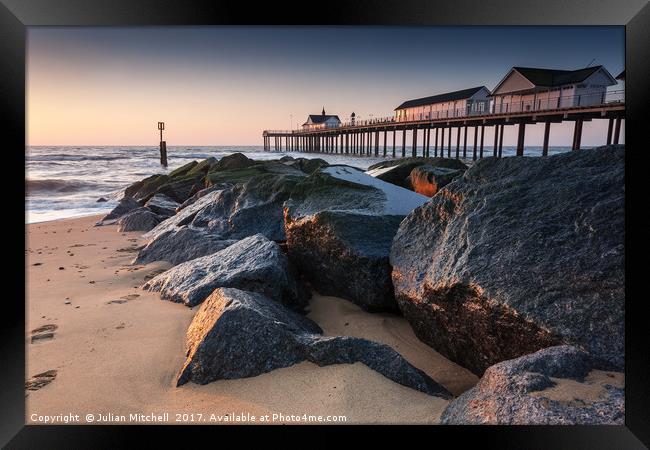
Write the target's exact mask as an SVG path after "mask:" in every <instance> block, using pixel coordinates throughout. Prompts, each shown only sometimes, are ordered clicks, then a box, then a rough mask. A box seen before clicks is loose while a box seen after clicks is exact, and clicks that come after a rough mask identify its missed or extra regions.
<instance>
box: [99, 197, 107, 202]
mask: <svg viewBox="0 0 650 450" xmlns="http://www.w3.org/2000/svg"><path fill="white" fill-rule="evenodd" d="M107 201H108V200H106V199H105V198H104V197H99V198H98V199H97V203H104V202H107Z"/></svg>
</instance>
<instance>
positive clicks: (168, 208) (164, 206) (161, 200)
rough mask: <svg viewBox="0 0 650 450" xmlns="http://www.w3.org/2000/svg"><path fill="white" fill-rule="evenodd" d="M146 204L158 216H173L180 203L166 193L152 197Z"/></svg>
mask: <svg viewBox="0 0 650 450" xmlns="http://www.w3.org/2000/svg"><path fill="white" fill-rule="evenodd" d="M144 206H146V207H147V208H149V209H150V210H151V211H153V212H154V213H155V214H157V215H158V216H161V217H171V216H173V215H174V214H176V208H178V207H179V206H180V204H179V203H178V202H177V201H175V200H172V199H171V198H169V197H167V196H166V195H164V194H156V195H154V196H153V197H151V198H150V199H149V200H148V201H147V203H145V204H144Z"/></svg>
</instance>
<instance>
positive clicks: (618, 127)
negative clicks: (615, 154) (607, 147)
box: [614, 117, 621, 145]
mask: <svg viewBox="0 0 650 450" xmlns="http://www.w3.org/2000/svg"><path fill="white" fill-rule="evenodd" d="M620 137H621V118H620V117H617V118H616V126H615V127H614V145H618V141H619V138H620Z"/></svg>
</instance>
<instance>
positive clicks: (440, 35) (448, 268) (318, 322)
mask: <svg viewBox="0 0 650 450" xmlns="http://www.w3.org/2000/svg"><path fill="white" fill-rule="evenodd" d="M314 45H316V46H317V47H318V51H314V48H313V46H314ZM495 48H498V49H499V51H498V53H494V52H493V51H491V50H493V49H495ZM385 53H388V54H391V55H393V56H392V57H391V58H390V59H385V58H384V57H382V55H383V54H385ZM414 61H415V62H417V69H415V70H414V65H413V64H412V62H414ZM26 76H27V85H26V95H27V99H26V102H27V119H26V120H27V149H26V153H25V157H26V183H27V197H26V223H27V248H26V251H27V256H26V259H27V296H26V302H27V304H26V311H27V317H26V319H27V327H26V332H27V343H26V365H27V376H28V378H27V380H26V382H25V389H26V394H25V395H26V422H27V423H28V424H44V423H50V424H52V423H54V424H60V423H96V424H128V423H165V424H183V423H194V424H228V423H247V424H250V423H257V424H265V423H269V424H274V423H275V424H301V423H319V424H322V423H332V424H337V423H345V424H445V425H452V424H516V425H522V424H528V425H530V424H546V425H548V424H556V425H565V424H623V423H624V418H625V402H624V392H625V377H624V373H623V370H624V356H625V352H624V317H625V308H624V306H625V304H624V300H625V291H624V231H625V230H624V214H623V207H624V195H625V190H624V157H625V95H624V94H625V47H624V30H623V29H622V28H621V27H561V28H557V27H491V28H483V27H421V28H415V29H409V28H401V27H373V28H365V27H350V28H344V29H342V28H339V27H179V28H156V27H154V28H146V27H129V28H83V27H82V28H78V27H76V28H66V27H37V28H33V29H29V30H28V35H27V64H26Z"/></svg>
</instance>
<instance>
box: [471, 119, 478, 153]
mask: <svg viewBox="0 0 650 450" xmlns="http://www.w3.org/2000/svg"><path fill="white" fill-rule="evenodd" d="M476 144H478V126H476V127H474V150H473V151H472V160H474V161H476V151H477V150H478V149H477V148H476Z"/></svg>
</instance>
